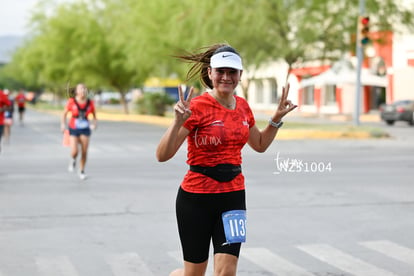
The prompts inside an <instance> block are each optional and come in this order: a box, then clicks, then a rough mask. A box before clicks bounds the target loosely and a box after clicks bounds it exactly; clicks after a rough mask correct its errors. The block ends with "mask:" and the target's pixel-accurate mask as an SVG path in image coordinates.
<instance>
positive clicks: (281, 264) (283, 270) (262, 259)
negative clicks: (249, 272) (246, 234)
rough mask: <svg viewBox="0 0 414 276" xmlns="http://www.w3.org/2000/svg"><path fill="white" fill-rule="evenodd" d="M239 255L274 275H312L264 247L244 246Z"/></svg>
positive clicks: (312, 275)
mask: <svg viewBox="0 0 414 276" xmlns="http://www.w3.org/2000/svg"><path fill="white" fill-rule="evenodd" d="M241 256H243V257H244V258H246V259H248V260H249V261H251V262H252V263H255V264H256V265H258V266H260V267H261V268H263V269H265V270H266V271H269V272H272V273H274V274H276V275H295V276H314V274H312V273H310V272H308V271H306V270H305V269H303V268H301V267H299V266H297V265H295V264H293V263H291V262H289V261H287V260H285V259H283V258H282V257H279V256H278V255H276V254H274V253H272V252H271V251H270V250H268V249H266V248H244V249H242V251H241Z"/></svg>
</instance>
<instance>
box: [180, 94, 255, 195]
mask: <svg viewBox="0 0 414 276" xmlns="http://www.w3.org/2000/svg"><path fill="white" fill-rule="evenodd" d="M234 97H235V99H236V108H235V109H234V110H230V109H227V108H225V107H223V106H222V105H221V104H219V103H218V102H217V100H216V99H214V98H213V97H212V96H211V95H210V94H209V93H208V92H205V93H204V94H202V95H200V96H198V97H195V98H194V99H192V100H191V103H190V109H191V111H192V114H191V116H190V118H188V119H187V121H186V122H185V123H184V127H185V128H187V129H188V130H189V131H190V133H189V135H188V137H187V144H188V154H187V164H189V165H199V166H205V167H212V166H215V165H218V164H233V165H241V163H242V157H241V150H242V148H243V147H244V145H245V144H246V143H247V140H248V139H249V130H250V128H251V127H253V126H254V124H255V120H254V116H253V113H252V111H251V109H250V107H249V105H248V103H247V102H246V100H245V99H243V98H241V97H238V96H234ZM181 187H182V189H184V190H185V191H187V192H193V193H223V192H231V191H239V190H243V189H244V176H243V174H239V175H238V176H237V177H236V178H234V179H233V180H231V181H229V182H224V183H223V182H218V181H216V180H214V179H212V178H210V177H207V176H205V175H202V174H200V173H196V172H192V171H188V172H187V174H186V175H185V177H184V180H183V182H182V183H181Z"/></svg>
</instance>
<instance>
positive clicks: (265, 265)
mask: <svg viewBox="0 0 414 276" xmlns="http://www.w3.org/2000/svg"><path fill="white" fill-rule="evenodd" d="M358 244H359V245H361V246H364V247H366V248H368V249H369V250H373V251H375V252H380V253H381V254H384V255H385V256H388V257H390V258H392V259H396V260H398V261H400V262H402V263H405V264H408V265H409V266H411V267H414V250H413V249H411V248H408V247H404V246H401V245H398V244H396V243H393V242H391V241H387V240H378V241H365V242H359V243H358ZM295 248H297V249H299V250H301V251H303V252H305V253H307V254H309V255H310V256H312V257H314V258H315V259H317V260H319V261H321V262H322V263H325V264H328V265H330V266H331V267H334V268H336V269H339V270H342V271H344V272H346V273H348V274H350V275H353V276H398V275H397V274H395V273H394V272H391V271H387V270H385V269H383V268H380V267H377V266H376V265H373V264H370V263H368V262H366V261H363V260H361V259H358V258H357V257H354V256H352V255H350V254H349V253H346V252H343V251H341V250H339V249H337V248H335V247H332V246H331V245H328V244H304V245H297V246H295ZM167 254H168V255H169V256H170V257H171V258H172V259H174V260H175V261H176V262H177V267H180V266H182V253H181V252H180V251H170V252H167ZM240 258H241V259H246V260H248V261H249V262H250V263H252V264H254V265H256V266H258V267H260V269H261V270H262V271H266V272H267V273H271V274H274V275H284V276H286V275H292V276H315V274H314V273H312V272H310V271H309V270H306V268H304V267H301V266H299V265H298V264H296V263H295V261H292V260H288V259H285V258H283V257H282V256H279V255H278V254H275V253H274V252H272V251H271V250H269V249H267V248H262V247H243V248H242V250H241V253H240ZM104 260H105V262H106V263H107V264H109V267H110V269H111V271H112V275H114V276H132V275H134V276H136V275H145V276H154V273H153V272H152V270H151V268H150V267H149V266H148V264H147V263H146V262H145V260H143V259H142V258H141V257H140V256H139V255H138V254H137V253H135V252H125V253H116V254H108V255H105V256H104ZM209 263H210V264H209V265H208V268H207V273H208V275H211V274H212V273H213V265H212V263H213V262H212V261H210V262H209ZM35 264H36V267H37V270H38V272H39V273H38V275H39V276H51V275H59V276H81V275H80V274H79V273H78V271H77V270H76V268H75V266H74V265H73V264H72V263H71V260H70V259H69V257H67V256H36V257H35ZM245 265H248V264H246V263H243V264H242V265H241V266H242V267H243V266H245ZM238 275H242V273H240V274H238ZM411 275H414V271H413V273H412V274H411ZM0 276H8V275H7V273H5V271H4V270H3V269H1V268H0ZM400 276H402V275H400Z"/></svg>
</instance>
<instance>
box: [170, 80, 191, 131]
mask: <svg viewBox="0 0 414 276" xmlns="http://www.w3.org/2000/svg"><path fill="white" fill-rule="evenodd" d="M193 91H194V88H193V87H191V88H190V91H189V92H188V95H187V99H185V100H184V93H183V90H182V88H181V85H179V86H178V97H179V100H178V102H177V103H176V104H175V106H174V113H175V120H176V121H177V122H179V123H184V122H185V121H186V120H187V119H188V118H189V117H190V116H191V110H190V101H191V99H192V97H193Z"/></svg>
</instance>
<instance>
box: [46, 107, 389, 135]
mask: <svg viewBox="0 0 414 276" xmlns="http://www.w3.org/2000/svg"><path fill="white" fill-rule="evenodd" d="M39 111H41V112H47V113H51V114H55V115H61V112H60V111H42V110H39ZM254 114H255V118H256V120H258V121H259V120H263V121H267V120H269V118H270V116H271V115H272V113H271V112H265V111H256V112H255V111H254ZM97 117H98V119H99V120H104V121H124V122H139V123H146V124H153V125H159V126H164V127H168V126H170V125H171V123H172V121H173V118H171V117H160V116H153V115H140V114H122V113H111V112H104V111H98V112H97ZM378 118H379V117H378V115H376V114H366V115H365V114H364V115H362V116H361V117H360V122H378V121H379V119H378ZM285 121H286V122H287V124H286V127H285V126H284V127H283V128H282V129H281V131H280V132H279V133H278V134H277V139H377V138H387V137H388V135H387V134H386V133H385V134H384V133H379V132H374V133H373V132H372V131H369V130H367V129H366V128H358V127H355V126H353V125H352V117H351V116H345V115H343V116H341V115H315V114H306V113H299V112H294V113H291V114H289V115H288V117H286V120H285ZM289 122H294V123H305V124H315V125H316V126H309V127H304V128H294V129H292V128H289V127H288V124H289ZM317 125H327V126H329V125H342V127H341V128H340V129H338V128H332V129H330V128H321V127H318V126H317ZM348 125H349V126H348Z"/></svg>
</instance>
